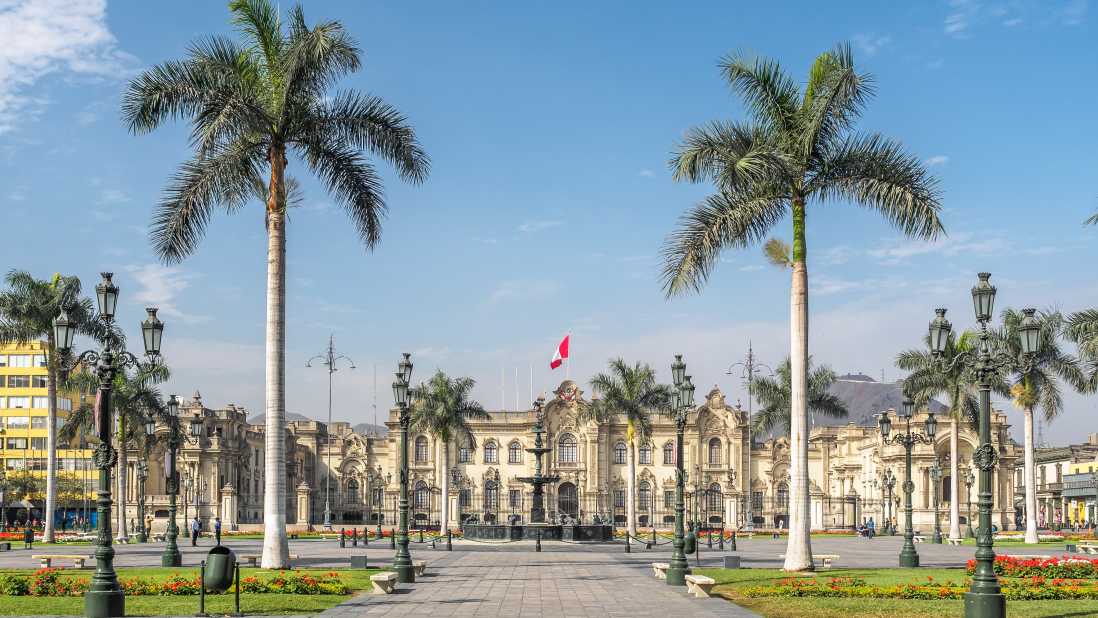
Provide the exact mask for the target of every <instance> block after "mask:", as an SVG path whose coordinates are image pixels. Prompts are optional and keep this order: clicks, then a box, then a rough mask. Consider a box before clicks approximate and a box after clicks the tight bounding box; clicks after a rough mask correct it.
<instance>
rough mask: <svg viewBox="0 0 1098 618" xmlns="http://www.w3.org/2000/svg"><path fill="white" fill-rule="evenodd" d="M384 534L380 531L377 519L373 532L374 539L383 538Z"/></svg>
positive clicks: (379, 521)
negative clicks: (375, 530)
mask: <svg viewBox="0 0 1098 618" xmlns="http://www.w3.org/2000/svg"><path fill="white" fill-rule="evenodd" d="M384 536H385V535H384V534H382V532H381V520H380V519H379V520H377V532H375V533H374V538H375V539H380V538H383V537H384Z"/></svg>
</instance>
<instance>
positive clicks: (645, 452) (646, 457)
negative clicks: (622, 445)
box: [638, 444, 652, 466]
mask: <svg viewBox="0 0 1098 618" xmlns="http://www.w3.org/2000/svg"><path fill="white" fill-rule="evenodd" d="M638 456H639V457H640V464H641V465H642V466H650V465H652V445H651V444H645V445H644V446H642V447H640V452H639V453H638Z"/></svg>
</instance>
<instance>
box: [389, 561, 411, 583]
mask: <svg viewBox="0 0 1098 618" xmlns="http://www.w3.org/2000/svg"><path fill="white" fill-rule="evenodd" d="M393 570H394V571H396V574H397V582H398V583H401V584H414V583H416V569H415V567H413V566H412V565H410V564H394V565H393Z"/></svg>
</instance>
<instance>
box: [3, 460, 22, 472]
mask: <svg viewBox="0 0 1098 618" xmlns="http://www.w3.org/2000/svg"><path fill="white" fill-rule="evenodd" d="M23 463H24V462H23V460H22V459H15V458H10V459H8V461H7V464H6V465H5V467H6V468H7V469H8V470H22V469H23Z"/></svg>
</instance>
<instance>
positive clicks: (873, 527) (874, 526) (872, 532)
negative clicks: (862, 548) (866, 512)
mask: <svg viewBox="0 0 1098 618" xmlns="http://www.w3.org/2000/svg"><path fill="white" fill-rule="evenodd" d="M875 536H877V523H876V522H874V521H873V518H872V517H870V518H869V538H871V539H872V538H873V537H875Z"/></svg>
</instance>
